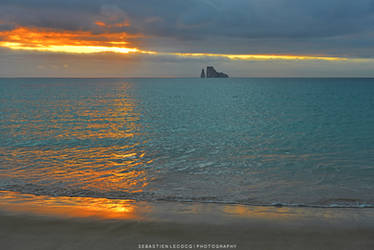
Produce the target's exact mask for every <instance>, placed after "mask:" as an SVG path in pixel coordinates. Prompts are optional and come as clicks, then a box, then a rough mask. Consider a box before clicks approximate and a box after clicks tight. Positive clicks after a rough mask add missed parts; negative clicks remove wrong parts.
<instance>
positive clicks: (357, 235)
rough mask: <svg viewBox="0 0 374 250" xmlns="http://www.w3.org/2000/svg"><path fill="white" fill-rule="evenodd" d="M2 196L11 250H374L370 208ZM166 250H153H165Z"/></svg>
mask: <svg viewBox="0 0 374 250" xmlns="http://www.w3.org/2000/svg"><path fill="white" fill-rule="evenodd" d="M0 194H1V195H0V201H1V202H0V244H1V245H2V246H3V247H4V249H141V246H143V248H145V247H146V246H147V247H148V246H156V245H155V244H188V245H185V246H186V247H189V246H193V247H196V246H197V245H196V244H211V245H213V244H218V245H219V244H221V245H225V244H226V245H230V244H231V245H236V249H373V248H374V239H373V237H372V235H373V234H374V210H373V209H370V208H369V209H365V208H352V209H349V208H346V209H339V208H338V209H334V208H330V209H323V208H321V209H319V208H290V207H250V206H243V205H222V204H201V203H175V202H134V201H129V200H126V201H124V200H109V199H104V198H82V197H44V196H35V195H25V194H20V193H15V192H0ZM139 244H140V245H139ZM141 244H143V245H141ZM152 244H153V245H152ZM218 245H217V246H218ZM158 246H159V247H158V248H150V249H161V247H160V246H161V245H158ZM168 246H169V245H168ZM170 246H171V245H170ZM180 246H181V245H180ZM139 247H140V248H139ZM169 249H170V248H169ZM171 249H173V248H171ZM192 249H199V248H192ZM222 249H229V248H222Z"/></svg>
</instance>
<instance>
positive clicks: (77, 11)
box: [0, 0, 374, 38]
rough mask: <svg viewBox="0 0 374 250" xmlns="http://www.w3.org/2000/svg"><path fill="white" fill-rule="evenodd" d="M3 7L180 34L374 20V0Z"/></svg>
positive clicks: (25, 15)
mask: <svg viewBox="0 0 374 250" xmlns="http://www.w3.org/2000/svg"><path fill="white" fill-rule="evenodd" d="M0 8H1V10H0V14H1V16H0V18H1V19H3V21H9V22H12V23H17V24H20V25H35V26H42V27H54V28H65V29H90V28H92V23H93V19H98V18H104V19H105V18H107V19H110V17H111V16H113V17H114V19H116V18H115V17H116V16H117V18H118V20H119V19H121V15H122V17H123V18H129V19H130V20H131V24H132V25H133V29H134V30H133V31H135V30H137V31H140V32H144V33H146V34H152V35H155V36H172V37H179V38H185V37H191V38H194V37H196V38H200V37H204V36H234V37H249V38H263V37H284V38H289V37H325V36H334V35H342V34H351V33H356V32H363V31H366V30H368V29H371V27H372V25H373V24H374V15H373V14H374V1H372V0H356V1H351V0H328V1H326V0H325V1H322V0H314V1H299V0H252V1H245V0H231V1H227V0H189V1H188V0H185V1H182V0H146V1H145V0H144V1H140V0H126V1H119V0H117V1H116V0H107V1H105V0H91V1H77V0H65V1H53V0H49V1H47V0H11V1H10V0H5V1H1V3H0ZM4 19H5V20H4ZM113 21H115V20H113ZM122 28H123V29H124V30H126V29H129V28H126V27H122Z"/></svg>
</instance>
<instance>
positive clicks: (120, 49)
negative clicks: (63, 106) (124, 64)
mask: <svg viewBox="0 0 374 250" xmlns="http://www.w3.org/2000/svg"><path fill="white" fill-rule="evenodd" d="M95 24H96V25H97V26H100V27H103V28H110V27H120V25H128V24H127V23H115V24H106V23H104V22H101V21H96V22H95ZM140 37H144V36H143V35H138V34H137V35H132V34H128V33H126V32H117V33H109V32H107V33H92V32H90V31H64V30H53V29H38V28H26V27H18V28H16V29H13V30H10V31H0V47H7V48H10V49H14V50H32V51H46V52H59V53H61V52H62V53H102V52H112V53H119V54H129V53H138V54H152V55H163V56H177V57H195V58H199V57H216V58H225V59H229V60H246V61H253V60H323V61H344V60H347V58H344V57H329V56H319V55H318V56H313V55H266V54H262V55H261V54H213V53H180V52H156V51H151V50H142V49H139V48H137V47H136V45H135V44H133V43H131V42H130V40H132V39H134V38H140Z"/></svg>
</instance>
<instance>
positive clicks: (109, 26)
mask: <svg viewBox="0 0 374 250" xmlns="http://www.w3.org/2000/svg"><path fill="white" fill-rule="evenodd" d="M95 24H96V25H97V26H99V27H103V28H123V27H129V26H130V23H129V22H128V21H125V22H122V23H114V24H108V23H104V22H102V21H96V22H95Z"/></svg>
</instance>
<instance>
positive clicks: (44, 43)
mask: <svg viewBox="0 0 374 250" xmlns="http://www.w3.org/2000/svg"><path fill="white" fill-rule="evenodd" d="M138 37H142V35H131V34H128V33H125V32H120V33H100V34H94V33H92V32H89V31H60V30H52V29H37V28H26V27H18V28H16V29H13V30H10V31H0V38H1V41H0V46H2V47H7V48H10V49H20V50H36V51H49V52H65V53H97V52H118V53H130V52H142V51H141V50H139V49H138V48H136V47H135V46H134V45H132V44H131V43H130V42H129V39H133V38H138Z"/></svg>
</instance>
